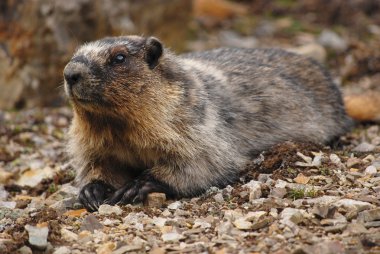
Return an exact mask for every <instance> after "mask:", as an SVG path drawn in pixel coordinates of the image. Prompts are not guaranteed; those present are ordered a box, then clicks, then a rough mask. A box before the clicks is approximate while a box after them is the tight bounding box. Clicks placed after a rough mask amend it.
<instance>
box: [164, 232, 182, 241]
mask: <svg viewBox="0 0 380 254" xmlns="http://www.w3.org/2000/svg"><path fill="white" fill-rule="evenodd" d="M161 237H162V240H163V241H164V242H176V241H178V240H180V239H182V238H183V236H182V235H181V234H178V233H177V232H169V233H165V234H162V236H161Z"/></svg>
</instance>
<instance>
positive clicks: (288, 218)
mask: <svg viewBox="0 0 380 254" xmlns="http://www.w3.org/2000/svg"><path fill="white" fill-rule="evenodd" d="M302 212H303V211H302V210H300V209H294V208H288V207H287V208H285V209H284V210H283V211H282V212H281V214H280V222H281V223H282V224H285V225H288V226H293V225H294V224H295V225H297V224H298V223H300V222H302V220H303V213H302Z"/></svg>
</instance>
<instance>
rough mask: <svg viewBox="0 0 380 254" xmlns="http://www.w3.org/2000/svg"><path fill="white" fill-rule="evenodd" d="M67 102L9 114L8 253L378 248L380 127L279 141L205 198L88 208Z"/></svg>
mask: <svg viewBox="0 0 380 254" xmlns="http://www.w3.org/2000/svg"><path fill="white" fill-rule="evenodd" d="M70 117H71V113H70V110H69V109H68V108H60V109H43V110H29V111H22V112H6V113H4V112H3V113H1V115H0V119H1V121H2V123H3V124H2V125H1V127H0V133H1V138H0V144H1V146H0V147H1V150H0V159H1V162H0V182H1V185H0V232H1V233H0V252H1V253H14V252H15V250H19V252H20V253H31V250H33V251H34V252H33V253H52V252H53V253H95V252H96V253H129V252H131V253H144V252H148V251H149V252H150V253H165V252H170V253H177V252H178V253H201V252H204V253H268V252H271V253H380V208H379V203H380V130H379V125H376V124H368V125H360V126H358V127H357V128H356V129H354V130H353V131H352V132H351V133H349V134H347V135H346V136H344V137H342V138H341V141H340V144H339V145H337V148H329V147H322V146H318V145H313V144H295V143H291V142H287V143H283V144H280V145H278V146H275V147H273V148H272V149H270V150H269V151H266V152H263V153H262V154H261V155H260V156H259V157H258V158H257V159H256V160H254V161H252V163H251V164H250V165H247V169H246V171H245V172H244V173H243V174H242V175H241V178H240V181H239V182H238V183H236V184H234V185H233V186H228V187H226V188H224V189H217V188H212V189H210V190H209V191H208V192H207V193H206V194H204V195H203V196H201V197H197V198H193V199H181V200H177V201H174V200H165V197H163V196H162V195H160V194H156V195H151V196H150V199H149V200H148V202H147V203H146V204H141V205H135V206H131V205H128V206H123V207H118V206H115V207H111V206H107V205H103V206H101V208H100V211H99V212H96V213H93V214H89V213H87V212H86V211H85V210H83V209H81V207H80V204H78V202H77V200H76V194H77V191H78V190H77V189H76V188H74V187H72V186H71V185H70V183H69V182H70V181H71V180H72V179H73V177H74V172H73V170H72V169H71V168H70V166H69V165H68V164H63V162H64V161H65V154H64V136H65V134H64V133H65V131H66V129H67V127H68V124H69V121H70Z"/></svg>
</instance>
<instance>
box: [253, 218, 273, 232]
mask: <svg viewBox="0 0 380 254" xmlns="http://www.w3.org/2000/svg"><path fill="white" fill-rule="evenodd" d="M269 223H270V219H269V218H264V219H262V220H259V221H256V222H253V223H252V226H251V229H252V230H258V229H260V228H263V227H266V226H267V225H268V224H269Z"/></svg>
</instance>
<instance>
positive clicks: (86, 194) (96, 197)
mask: <svg viewBox="0 0 380 254" xmlns="http://www.w3.org/2000/svg"><path fill="white" fill-rule="evenodd" d="M114 191H115V189H114V188H113V187H112V186H111V185H109V184H106V183H104V182H102V181H94V182H91V183H89V184H87V185H85V186H84V187H83V188H82V189H81V191H80V193H79V200H80V202H81V203H82V205H83V206H84V207H85V208H86V209H87V210H88V211H89V212H94V211H97V210H98V208H99V206H100V205H101V204H103V203H104V200H105V199H106V198H107V197H109V196H110V195H111V193H113V192H114Z"/></svg>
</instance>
